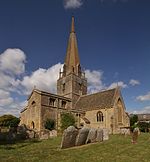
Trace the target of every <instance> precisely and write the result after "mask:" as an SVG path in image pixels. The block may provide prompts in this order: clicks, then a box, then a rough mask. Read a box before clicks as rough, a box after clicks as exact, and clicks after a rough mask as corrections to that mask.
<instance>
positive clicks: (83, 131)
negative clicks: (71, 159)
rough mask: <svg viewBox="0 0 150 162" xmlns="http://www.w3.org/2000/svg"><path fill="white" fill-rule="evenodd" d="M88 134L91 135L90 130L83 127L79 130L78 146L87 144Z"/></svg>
mask: <svg viewBox="0 0 150 162" xmlns="http://www.w3.org/2000/svg"><path fill="white" fill-rule="evenodd" d="M88 133H89V128H85V127H83V128H82V129H80V130H79V133H78V136H77V139H76V146H80V145H84V144H85V143H86V140H87V136H88Z"/></svg>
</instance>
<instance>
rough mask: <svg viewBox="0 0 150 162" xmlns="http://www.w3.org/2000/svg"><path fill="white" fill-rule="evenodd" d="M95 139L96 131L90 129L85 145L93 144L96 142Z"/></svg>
mask: <svg viewBox="0 0 150 162" xmlns="http://www.w3.org/2000/svg"><path fill="white" fill-rule="evenodd" d="M96 137H97V129H95V128H91V129H90V130H89V134H88V136H87V140H86V143H93V142H96Z"/></svg>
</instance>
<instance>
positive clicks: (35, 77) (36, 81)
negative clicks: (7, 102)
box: [19, 63, 63, 95]
mask: <svg viewBox="0 0 150 162" xmlns="http://www.w3.org/2000/svg"><path fill="white" fill-rule="evenodd" d="M62 66H63V64H61V63H58V64H56V65H54V66H52V67H50V68H48V69H42V68H39V69H38V70H36V71H34V72H32V74H31V75H29V76H24V77H23V79H22V80H20V81H19V86H21V89H23V91H22V93H23V94H25V95H29V94H30V93H31V90H32V89H33V88H34V86H35V87H36V88H37V89H40V90H43V91H49V92H51V93H56V81H57V79H58V75H59V70H60V69H61V68H62Z"/></svg>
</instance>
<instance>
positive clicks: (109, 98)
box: [75, 88, 117, 111]
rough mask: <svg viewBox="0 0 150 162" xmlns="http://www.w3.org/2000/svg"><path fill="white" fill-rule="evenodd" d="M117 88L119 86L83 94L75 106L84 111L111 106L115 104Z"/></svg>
mask: <svg viewBox="0 0 150 162" xmlns="http://www.w3.org/2000/svg"><path fill="white" fill-rule="evenodd" d="M116 89H117V88H115V89H110V90H106V91H102V92H98V93H94V94H90V95H85V96H81V97H80V98H79V100H78V102H77V104H76V107H75V108H76V109H81V110H83V111H88V110H93V109H101V108H111V107H112V106H113V105H114V97H115V94H116Z"/></svg>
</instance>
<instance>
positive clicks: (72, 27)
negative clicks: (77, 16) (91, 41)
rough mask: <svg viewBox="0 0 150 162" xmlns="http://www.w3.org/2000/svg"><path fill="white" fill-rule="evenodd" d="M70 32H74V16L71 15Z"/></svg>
mask: <svg viewBox="0 0 150 162" xmlns="http://www.w3.org/2000/svg"><path fill="white" fill-rule="evenodd" d="M71 33H75V27H74V16H72V21H71Z"/></svg>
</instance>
